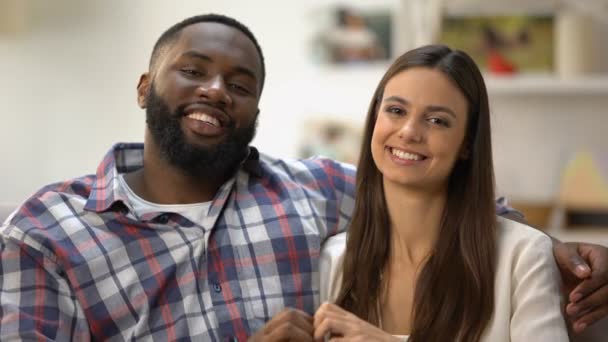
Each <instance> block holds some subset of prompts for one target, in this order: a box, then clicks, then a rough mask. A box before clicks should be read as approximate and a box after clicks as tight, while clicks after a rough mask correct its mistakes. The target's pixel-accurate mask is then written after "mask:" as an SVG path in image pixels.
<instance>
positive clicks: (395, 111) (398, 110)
mask: <svg viewBox="0 0 608 342" xmlns="http://www.w3.org/2000/svg"><path fill="white" fill-rule="evenodd" d="M386 111H387V112H388V113H391V114H397V115H401V114H404V113H405V111H404V110H403V109H401V108H399V107H388V108H387V109H386Z"/></svg>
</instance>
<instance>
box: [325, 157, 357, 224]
mask: <svg viewBox="0 0 608 342" xmlns="http://www.w3.org/2000/svg"><path fill="white" fill-rule="evenodd" d="M328 173H329V176H330V181H331V183H332V185H333V189H334V191H335V198H336V203H337V211H338V212H337V216H338V222H337V225H336V230H335V231H333V232H332V231H330V232H329V233H330V234H329V235H330V236H331V235H333V234H338V233H342V232H345V231H346V230H347V228H348V226H350V222H351V219H352V216H353V212H354V210H355V182H356V178H355V167H354V166H353V165H350V164H346V163H340V162H337V161H332V166H331V168H329V170H328Z"/></svg>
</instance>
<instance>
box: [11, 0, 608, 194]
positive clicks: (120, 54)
mask: <svg viewBox="0 0 608 342" xmlns="http://www.w3.org/2000/svg"><path fill="white" fill-rule="evenodd" d="M470 2H471V1H469V3H470ZM332 3H336V4H337V3H339V2H338V1H327V0H323V1H322V0H308V1H280V0H260V1H245V0H222V1H215V2H211V1H205V0H196V1H158V0H156V1H154V0H129V1H124V0H105V1H81V0H53V1H45V0H0V13H2V12H3V10H4V13H5V14H4V18H2V16H3V15H2V14H0V18H2V22H3V23H4V24H5V25H4V26H2V25H0V103H1V105H2V107H1V108H2V109H1V110H0V115H1V119H2V121H1V124H0V156H1V163H2V167H1V168H0V189H1V190H0V202H19V201H21V200H23V199H25V198H26V197H27V196H28V195H29V194H31V193H32V192H33V191H35V190H37V189H38V188H39V187H40V186H42V185H44V184H47V183H49V182H54V181H58V180H62V179H66V178H70V177H75V176H79V175H82V174H88V173H93V172H94V171H95V168H96V166H97V164H98V163H99V161H100V160H101V158H102V156H103V154H104V153H105V152H106V151H107V150H108V149H109V148H110V146H111V145H112V144H113V143H114V142H117V141H142V140H143V132H144V112H143V111H142V110H140V109H139V108H138V107H137V105H136V92H135V86H136V84H137V81H138V77H139V75H140V74H141V72H143V71H145V70H146V69H147V63H148V58H149V55H150V52H151V49H152V46H153V44H154V42H155V40H156V39H157V37H158V36H159V35H160V34H161V33H162V32H163V31H164V30H165V29H166V28H168V27H169V26H170V25H172V24H174V23H176V22H177V21H179V20H181V19H183V18H185V17H188V16H191V15H195V14H199V13H206V12H217V13H223V14H227V15H230V16H234V17H235V18H237V19H239V20H241V21H242V22H244V23H245V24H246V25H248V26H249V27H250V28H251V30H252V31H253V32H254V34H255V35H256V36H257V37H258V39H259V42H260V44H261V46H262V49H263V51H264V53H265V57H266V63H267V79H266V86H265V88H264V93H263V95H262V101H261V105H260V108H261V114H260V125H259V129H258V134H257V137H256V138H255V140H254V145H255V146H257V147H259V148H260V149H261V150H262V151H263V152H266V153H268V154H271V155H275V156H279V157H295V156H296V155H297V153H298V143H299V139H300V136H301V133H302V132H301V131H300V130H299V128H300V127H301V125H302V122H303V121H305V120H306V119H307V118H310V117H314V116H319V117H321V116H334V117H339V118H341V119H344V120H348V121H350V122H352V123H353V124H354V125H362V123H363V118H364V115H365V113H366V111H367V107H368V104H369V100H370V98H371V95H372V92H373V90H374V88H375V86H376V84H377V82H378V81H379V79H380V77H381V75H382V73H383V72H384V70H385V69H386V67H387V66H388V62H379V63H372V64H370V65H367V66H366V67H364V68H363V67H361V68H354V69H353V68H346V67H327V66H322V65H319V64H316V63H314V62H313V61H312V60H311V58H310V51H309V50H310V43H311V40H312V38H313V34H314V32H315V31H316V30H317V28H316V27H315V21H314V18H312V17H313V16H314V15H315V13H318V11H319V8H321V7H322V6H327V5H328V4H332ZM348 4H351V5H352V4H356V5H357V6H360V7H366V8H374V7H383V8H387V7H388V8H395V13H398V12H399V11H403V10H402V7H399V5H400V2H399V1H398V0H370V1H364V0H362V1H350V2H348ZM400 8H401V9H400ZM7 9H10V10H11V11H14V14H15V15H17V16H16V17H15V16H14V15H10V16H7V15H6V13H8V12H7V11H8V10H7ZM21 15H22V17H20V16H21ZM8 18H12V19H10V20H9V19H8ZM15 18H22V20H14V19H15ZM401 24H403V23H396V25H397V26H396V27H398V28H399V30H400V31H401V32H399V34H400V35H401V37H402V38H403V37H405V38H403V41H406V40H407V37H408V34H409V33H408V32H407V27H404V26H402V25H401ZM400 25H401V26H400ZM606 37H608V25H607V24H606V21H604V22H601V21H598V22H597V24H596V25H595V34H594V35H593V37H592V45H593V49H594V53H593V55H594V56H595V58H597V59H598V60H600V61H601V60H604V61H605V60H608V41H607V39H608V38H606ZM396 47H397V49H398V50H399V49H404V48H405V45H404V44H399V43H397V44H396ZM397 52H398V53H399V52H401V51H397ZM607 70H608V66H606V65H605V64H601V63H599V64H597V67H596V69H595V70H592V74H590V75H586V76H585V78H583V79H580V80H574V81H568V82H561V81H559V80H556V79H555V78H548V79H540V81H534V80H532V81H526V80H523V81H518V80H513V81H509V80H507V81H505V80H502V79H497V80H494V79H490V80H489V81H488V84H489V88H490V97H491V105H492V110H493V120H494V121H493V129H494V149H495V165H496V174H497V185H498V190H499V193H500V194H504V195H507V196H509V197H510V198H515V199H523V200H530V201H548V200H551V199H552V198H554V197H555V196H556V193H557V187H558V184H559V179H560V175H561V171H562V168H563V166H564V163H565V158H566V157H567V156H568V153H570V152H571V151H576V150H578V149H581V148H586V147H589V148H592V149H603V150H606V147H607V145H608V138H607V135H606V131H607V129H608V109H607V108H608V81H607V79H608V77H606V75H605V74H602V73H603V72H606V71H607ZM558 81H559V82H558Z"/></svg>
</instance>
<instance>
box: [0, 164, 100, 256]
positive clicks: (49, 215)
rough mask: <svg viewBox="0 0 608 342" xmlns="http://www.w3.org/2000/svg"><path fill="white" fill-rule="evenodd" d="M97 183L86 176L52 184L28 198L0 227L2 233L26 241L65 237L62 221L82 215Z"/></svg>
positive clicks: (31, 242) (30, 242) (43, 240)
mask: <svg viewBox="0 0 608 342" xmlns="http://www.w3.org/2000/svg"><path fill="white" fill-rule="evenodd" d="M94 182H95V176H93V175H89V176H83V177H80V178H74V179H70V180H67V181H63V182H58V183H53V184H49V185H47V186H44V187H42V188H41V189H40V190H38V191H37V192H35V193H34V194H33V195H32V196H30V197H29V198H28V199H27V200H25V201H24V202H23V203H22V204H21V205H20V206H19V207H18V208H17V209H16V210H15V212H14V213H13V215H11V217H10V218H9V219H8V220H7V221H5V222H4V223H3V224H2V226H1V227H0V235H2V237H3V238H5V239H9V240H17V241H21V242H23V243H29V244H32V245H34V244H36V241H38V242H40V243H43V242H48V240H49V239H53V238H55V237H56V238H57V239H62V238H64V237H65V235H64V233H60V234H59V235H60V236H55V234H57V233H59V231H60V229H57V228H58V227H60V224H61V223H62V222H66V221H68V220H70V219H72V218H77V217H79V216H81V215H82V213H83V208H84V205H85V203H86V201H87V199H88V197H89V194H90V192H91V187H92V185H93V183H94Z"/></svg>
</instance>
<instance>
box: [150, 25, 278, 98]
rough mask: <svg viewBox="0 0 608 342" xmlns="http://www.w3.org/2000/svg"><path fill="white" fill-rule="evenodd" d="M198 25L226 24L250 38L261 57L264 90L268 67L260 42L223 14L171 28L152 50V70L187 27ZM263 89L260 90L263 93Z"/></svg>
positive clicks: (243, 27) (246, 29) (262, 86)
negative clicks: (265, 63) (167, 48)
mask: <svg viewBox="0 0 608 342" xmlns="http://www.w3.org/2000/svg"><path fill="white" fill-rule="evenodd" d="M198 23H219V24H224V25H226V26H230V27H233V28H235V29H237V30H239V31H241V32H242V33H243V34H244V35H246V36H247V38H249V40H251V41H252V42H253V45H254V46H255V49H256V50H257V51H258V55H260V63H261V65H262V80H261V81H262V83H261V88H264V80H265V79H266V66H265V65H264V54H263V53H262V48H260V45H259V44H258V41H257V40H256V39H255V36H254V35H253V33H251V31H250V30H249V28H247V26H245V25H243V23H241V22H239V21H238V20H236V19H234V18H230V17H227V16H225V15H221V14H214V13H209V14H202V15H197V16H194V17H190V18H186V19H184V20H182V21H180V22H179V23H177V24H175V25H173V26H171V27H169V28H168V29H167V30H166V31H165V32H163V34H161V35H160V37H159V38H158V40H157V41H156V44H154V49H152V55H151V56H150V66H149V68H150V70H151V71H152V70H153V69H155V68H156V63H157V62H158V59H159V58H160V57H161V56H162V55H163V54H164V52H165V51H166V47H168V46H169V45H170V44H171V43H174V42H175V41H176V40H177V38H179V34H180V33H181V32H182V30H183V29H184V28H185V27H188V26H190V25H194V24H198ZM261 90H262V89H260V91H261Z"/></svg>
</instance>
